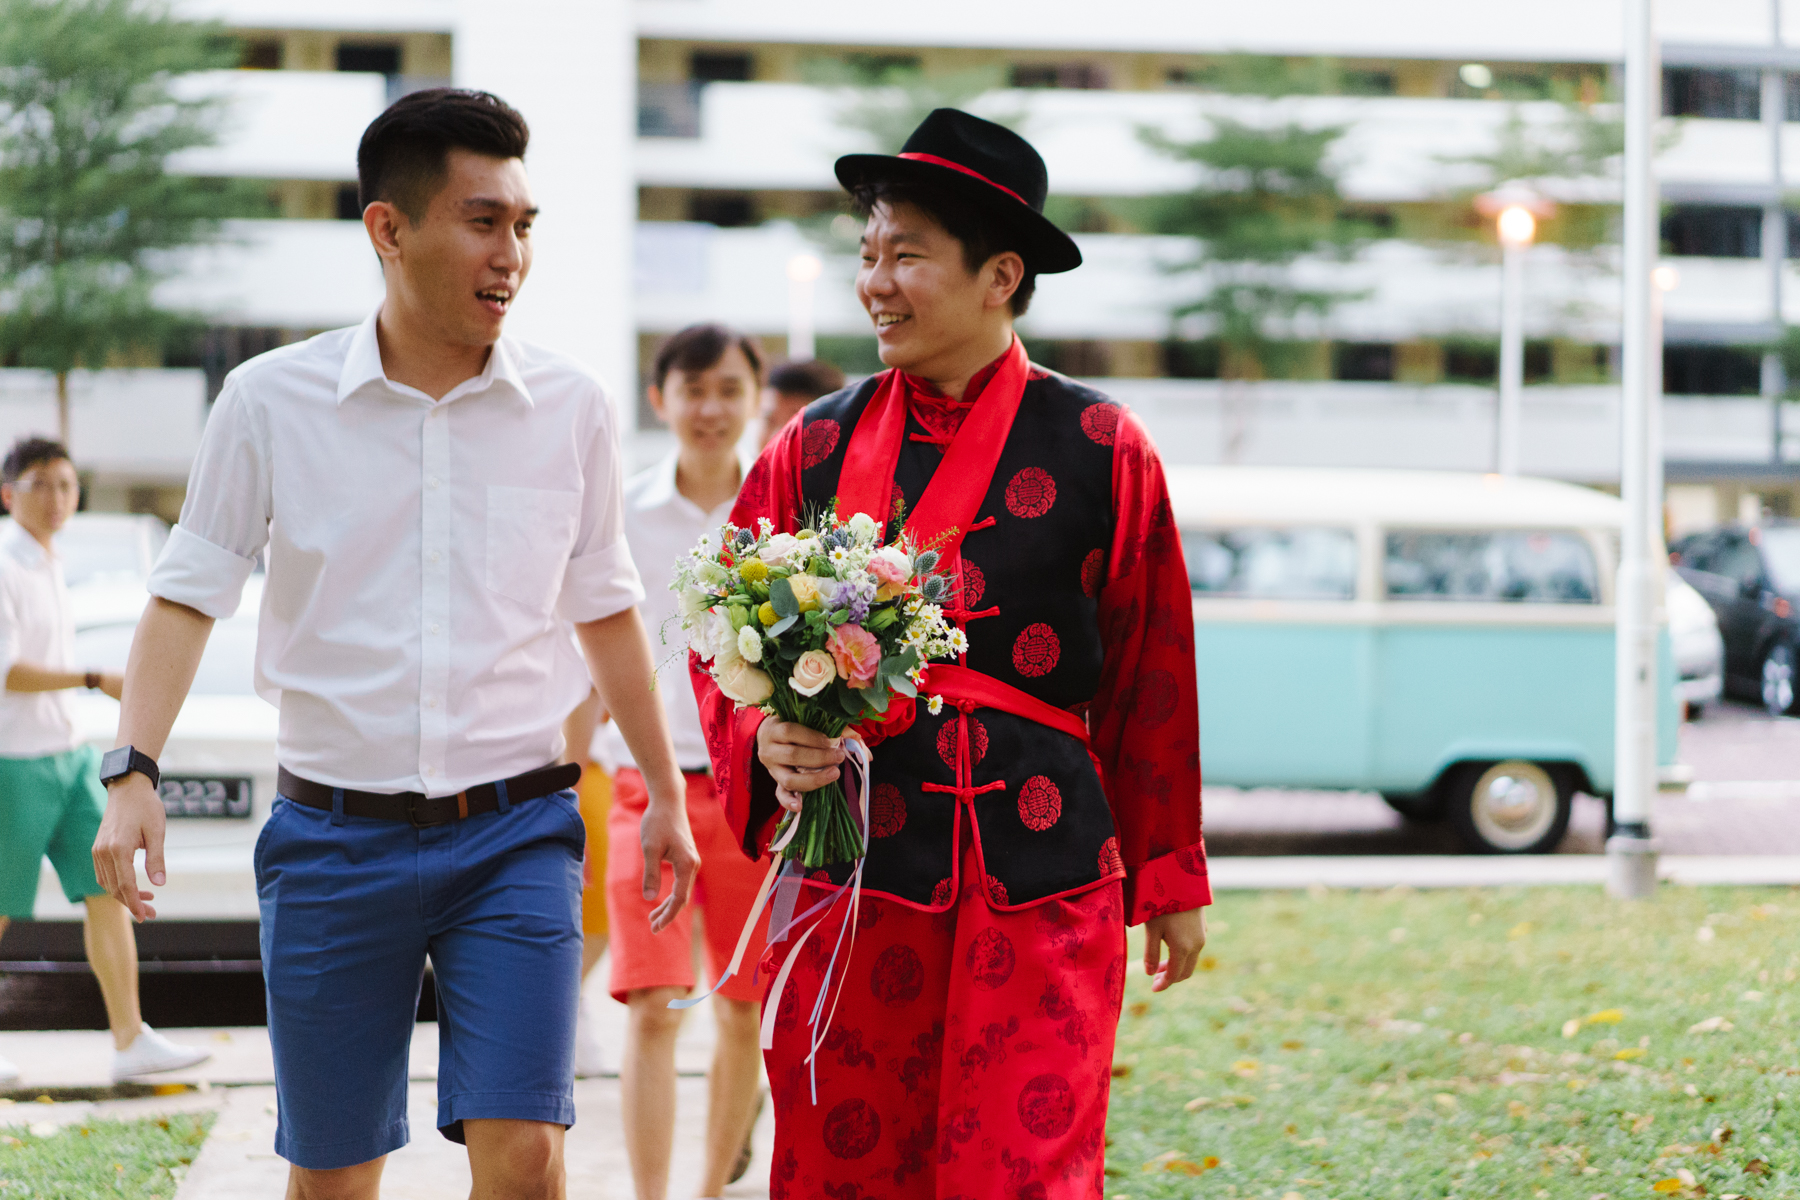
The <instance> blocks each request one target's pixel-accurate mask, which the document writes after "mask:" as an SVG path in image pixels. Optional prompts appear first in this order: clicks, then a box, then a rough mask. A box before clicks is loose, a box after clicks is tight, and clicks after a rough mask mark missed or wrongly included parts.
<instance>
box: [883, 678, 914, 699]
mask: <svg viewBox="0 0 1800 1200" xmlns="http://www.w3.org/2000/svg"><path fill="white" fill-rule="evenodd" d="M888 686H889V687H891V688H893V689H894V690H895V691H896V692H899V693H900V694H901V695H902V696H912V697H915V698H916V697H917V696H918V694H919V689H918V688H916V687H914V686H913V681H912V680H910V679H908V678H907V677H906V676H904V675H889V676H888Z"/></svg>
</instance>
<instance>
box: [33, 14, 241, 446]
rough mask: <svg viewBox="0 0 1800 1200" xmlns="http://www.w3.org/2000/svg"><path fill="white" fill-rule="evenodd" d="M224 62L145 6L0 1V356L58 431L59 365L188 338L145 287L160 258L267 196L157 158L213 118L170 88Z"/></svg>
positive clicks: (210, 30) (206, 29)
mask: <svg viewBox="0 0 1800 1200" xmlns="http://www.w3.org/2000/svg"><path fill="white" fill-rule="evenodd" d="M237 62H238V48H237V44H236V43H235V42H234V41H233V40H232V39H230V38H228V37H226V36H224V35H223V33H222V32H221V31H220V30H219V29H218V27H216V26H212V25H201V24H195V23H192V22H188V21H180V20H176V19H174V18H173V17H172V16H170V14H169V12H168V9H167V8H166V6H165V5H163V4H161V3H158V2H155V0H0V355H3V356H4V357H5V358H7V359H12V360H16V361H17V362H18V363H19V364H21V365H23V366H31V367H40V368H45V369H48V370H50V371H53V372H55V374H56V396H57V416H58V422H59V425H60V432H61V434H62V436H63V438H64V439H65V440H66V439H67V438H68V436H69V373H70V372H71V371H72V370H75V369H76V368H78V367H85V368H90V369H93V368H99V367H102V366H104V365H106V363H107V361H108V360H109V359H110V358H114V357H116V356H120V355H126V354H141V353H143V352H145V351H155V350H159V349H161V348H163V347H166V346H168V345H169V344H170V343H171V342H172V341H173V340H175V339H179V338H182V337H184V336H190V335H191V331H192V329H193V324H194V318H192V317H191V316H188V315H186V314H182V313H179V312H172V311H169V310H167V309H165V308H164V307H162V306H159V305H158V304H157V302H156V299H155V296H154V292H155V287H156V284H157V283H158V282H159V281H160V280H161V279H162V278H164V277H165V276H166V275H167V274H168V271H169V254H168V252H169V251H172V250H176V249H179V248H180V247H183V246H188V245H193V244H195V243H199V242H204V241H208V240H210V239H212V238H215V237H216V236H217V235H218V230H219V225H220V221H221V220H222V219H224V218H226V217H231V216H239V215H249V214H253V213H255V212H256V211H257V210H258V208H259V207H260V206H263V205H266V204H267V198H266V196H264V195H262V194H261V193H259V192H257V191H255V190H253V189H252V188H251V187H250V186H249V185H247V184H245V183H241V182H238V181H232V180H217V179H203V178H192V177H184V176H180V175H174V174H170V173H169V172H168V171H167V170H166V167H165V162H166V160H167V159H168V157H169V156H170V155H172V154H175V153H176V152H178V151H182V150H189V149H192V148H195V147H199V146H206V145H209V144H211V143H212V142H213V141H214V140H215V136H216V134H215V131H216V128H217V123H218V119H219V117H220V115H221V108H220V105H219V103H218V102H217V101H214V100H207V99H193V98H190V97H188V96H186V95H184V94H183V93H182V91H181V89H179V88H178V87H177V86H176V81H177V80H178V79H179V77H181V76H183V75H186V74H189V73H191V72H194V71H204V70H212V69H217V68H223V67H232V66H236V65H237Z"/></svg>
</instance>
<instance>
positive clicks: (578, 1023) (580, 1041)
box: [575, 1001, 606, 1079]
mask: <svg viewBox="0 0 1800 1200" xmlns="http://www.w3.org/2000/svg"><path fill="white" fill-rule="evenodd" d="M605 1070H606V1049H605V1047H603V1046H602V1045H601V1044H600V1035H599V1034H598V1033H596V1032H594V1019H593V1018H592V1017H590V1016H588V1010H587V1005H586V1004H583V1003H580V1002H579V1001H578V1002H577V1004H576V1007H575V1078H577V1079H591V1078H593V1077H594V1076H596V1075H598V1074H600V1073H601V1072H602V1071H605Z"/></svg>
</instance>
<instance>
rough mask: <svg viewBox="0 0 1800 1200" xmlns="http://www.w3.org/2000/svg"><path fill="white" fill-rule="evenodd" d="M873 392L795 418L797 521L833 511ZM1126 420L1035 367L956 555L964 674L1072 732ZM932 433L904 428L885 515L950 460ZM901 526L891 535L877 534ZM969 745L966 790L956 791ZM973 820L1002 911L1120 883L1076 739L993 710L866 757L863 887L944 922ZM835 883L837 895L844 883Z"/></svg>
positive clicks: (851, 391)
mask: <svg viewBox="0 0 1800 1200" xmlns="http://www.w3.org/2000/svg"><path fill="white" fill-rule="evenodd" d="M881 378H882V377H881V376H879V375H878V376H876V377H874V378H872V379H868V380H865V381H863V382H862V383H861V384H859V385H857V386H855V387H852V388H847V389H845V390H844V391H841V392H837V393H834V394H833V395H830V396H826V397H825V398H823V399H821V400H818V401H816V402H814V403H813V404H811V405H809V406H808V407H807V408H806V410H805V412H804V413H803V414H802V418H801V420H802V424H803V428H802V434H801V456H802V465H801V473H800V490H801V499H802V502H803V504H804V505H805V510H806V511H808V512H811V511H814V510H816V509H820V508H823V507H825V506H826V505H828V504H830V503H831V501H832V500H833V499H834V497H835V496H836V494H837V490H838V478H839V474H840V473H841V471H842V468H843V463H844V455H845V452H846V450H847V449H848V446H849V442H850V435H851V433H852V432H853V431H854V430H855V429H856V423H857V421H858V420H859V419H860V418H861V416H862V413H863V409H864V408H865V407H867V405H868V403H869V401H870V399H871V398H872V397H873V396H874V394H875V391H876V388H877V387H878V385H879V383H880V381H881ZM1119 412H1120V409H1119V406H1118V405H1117V404H1116V403H1115V402H1114V401H1112V400H1110V399H1108V398H1107V397H1105V396H1103V395H1101V394H1100V393H1099V392H1096V391H1093V390H1092V389H1089V388H1085V387H1082V386H1080V385H1079V384H1076V383H1074V382H1072V381H1070V380H1068V379H1066V378H1063V377H1062V376H1060V375H1053V374H1050V373H1048V372H1046V371H1044V370H1043V369H1041V368H1039V367H1035V366H1034V367H1033V368H1032V369H1031V373H1030V377H1029V379H1028V381H1027V383H1026V385H1025V394H1024V398H1023V399H1022V400H1021V402H1020V404H1019V412H1018V416H1017V417H1016V418H1015V420H1014V421H1013V427H1012V431H1011V433H1010V434H1008V436H1007V439H1006V444H1005V447H1004V449H1003V450H1002V451H1001V454H1000V461H999V465H998V466H997V467H996V468H995V470H994V477H993V480H992V482H991V483H990V484H989V486H988V491H987V495H986V497H985V498H984V499H983V501H982V503H981V507H980V508H979V509H978V510H977V513H976V517H975V520H974V521H973V522H972V523H971V526H970V530H969V532H968V534H966V535H965V537H964V539H963V543H962V549H961V564H960V568H961V574H960V578H961V588H962V595H961V596H960V600H961V604H960V606H958V605H956V604H954V603H952V604H950V605H947V612H948V613H949V614H950V615H951V616H952V617H953V619H954V618H956V617H958V616H961V617H962V619H961V620H959V621H958V624H959V625H960V626H961V628H963V629H964V630H965V631H966V632H967V634H968V637H969V650H968V654H967V655H966V657H965V658H964V659H963V665H965V666H967V667H969V668H971V669H972V670H976V671H980V672H982V673H984V674H987V675H991V676H993V677H994V678H995V679H998V680H1000V681H1001V682H1003V683H1007V684H1010V685H1012V686H1013V687H1015V688H1018V689H1020V690H1021V691H1024V692H1027V693H1029V694H1030V695H1032V696H1034V697H1036V698H1037V699H1039V700H1042V701H1044V702H1045V703H1048V704H1050V705H1053V706H1055V707H1057V708H1061V709H1066V710H1068V711H1070V712H1073V713H1076V714H1077V715H1081V716H1085V715H1086V711H1087V705H1088V703H1089V702H1090V701H1091V700H1092V699H1093V697H1094V694H1095V692H1096V691H1097V690H1098V688H1099V684H1100V673H1101V664H1102V659H1103V656H1104V654H1105V647H1104V645H1103V642H1102V639H1101V633H1100V625H1099V621H1098V596H1099V594H1100V587H1101V584H1102V582H1103V581H1104V580H1105V578H1106V557H1107V551H1108V547H1110V546H1111V544H1112V534H1113V478H1112V475H1113V449H1112V443H1113V431H1114V430H1115V428H1116V427H1117V425H1118V419H1119ZM927 432H928V431H927V430H926V429H925V427H924V426H922V425H920V424H919V423H918V421H917V420H916V419H915V418H913V417H912V416H911V415H910V414H909V415H908V418H907V426H906V438H905V441H904V442H903V443H902V446H901V450H900V460H899V464H898V466H897V468H896V470H895V479H894V484H895V488H894V490H895V492H896V493H897V494H896V496H895V498H894V503H903V504H904V505H905V511H907V512H911V511H912V509H913V508H914V507H916V506H917V505H918V503H919V499H920V497H921V496H923V495H924V492H925V487H926V485H927V484H928V483H930V482H931V477H932V474H933V472H935V471H936V470H937V468H938V466H939V464H940V463H941V462H942V461H943V452H942V450H941V449H940V448H939V447H938V446H937V445H935V444H933V443H932V442H930V441H927V440H925V437H926V435H927ZM915 435H918V436H916V437H915ZM841 515H843V516H848V515H849V514H847V513H846V514H841ZM871 515H879V516H888V517H891V516H892V515H893V513H892V512H890V513H887V514H871ZM894 528H895V526H894V524H893V523H892V522H891V521H890V522H889V525H888V530H887V536H890V537H891V536H892V534H893V530H894ZM952 566H953V564H951V563H945V564H944V565H943V566H941V567H940V568H939V569H940V570H949V569H951V568H952ZM959 610H960V611H959ZM965 747H966V755H967V758H966V762H967V764H968V767H967V771H968V774H967V777H966V781H959V779H958V771H957V764H958V761H959V755H961V754H963V753H965ZM959 782H961V783H962V784H963V786H961V787H960V788H959ZM971 810H972V815H973V817H974V820H975V822H976V824H977V825H978V826H979V835H978V844H979V850H980V853H981V856H982V870H983V871H984V872H985V874H986V880H985V883H986V887H987V892H988V897H989V899H990V901H991V902H992V903H994V904H995V905H999V906H1002V907H1022V906H1025V905H1029V904H1034V903H1037V902H1039V901H1042V900H1045V899H1048V898H1050V897H1053V896H1058V895H1062V894H1065V893H1068V892H1074V891H1081V890H1084V889H1086V888H1089V887H1093V886H1095V885H1096V884H1098V883H1100V882H1101V881H1103V880H1105V879H1108V878H1111V877H1114V876H1116V875H1118V874H1120V873H1121V872H1122V870H1123V865H1122V863H1121V862H1120V859H1119V847H1118V839H1117V838H1116V837H1115V831H1114V828H1113V821H1112V811H1111V808H1110V807H1109V806H1108V804H1107V801H1106V796H1105V793H1104V792H1103V790H1102V788H1101V784H1100V778H1099V774H1098V772H1097V770H1096V768H1095V764H1094V761H1093V759H1092V757H1091V756H1090V755H1089V754H1088V752H1087V749H1086V747H1085V746H1083V745H1082V743H1081V742H1080V741H1079V740H1077V739H1076V738H1074V737H1071V736H1070V735H1069V734H1067V733H1064V732H1060V731H1058V730H1054V729H1051V728H1049V727H1047V726H1044V725H1040V724H1038V723H1037V722H1035V721H1030V720H1027V719H1025V718H1023V717H1019V716H1015V715H1013V714H1011V713H1006V712H1002V711H999V710H997V709H991V708H974V709H973V710H972V711H968V712H966V713H965V712H960V711H959V710H958V709H957V707H956V706H955V705H953V704H946V705H945V706H944V710H943V712H942V713H941V714H940V715H938V716H932V715H931V714H930V713H929V712H928V711H926V707H925V705H924V704H923V703H921V704H920V705H919V709H918V716H917V719H916V720H915V721H914V723H913V725H912V728H910V729H909V730H907V731H906V732H905V733H902V734H900V735H898V736H896V737H892V738H889V739H888V740H887V741H885V742H882V743H881V744H880V745H878V746H877V747H876V749H875V755H874V789H873V792H872V795H871V799H870V819H869V824H870V833H871V837H870V841H869V853H868V859H867V862H866V866H865V869H864V876H863V886H864V887H865V888H866V889H869V890H872V891H876V892H882V893H885V894H888V895H891V896H894V897H896V898H898V899H901V900H905V901H908V902H911V903H913V904H918V905H923V906H927V907H933V908H940V907H945V906H948V905H949V904H950V903H951V902H952V900H953V898H954V896H955V893H956V891H957V890H958V889H957V887H956V885H955V882H954V880H955V875H956V873H957V871H958V867H959V865H958V856H957V854H956V853H955V852H954V848H955V847H956V846H957V845H958V844H959V843H960V844H965V845H966V844H967V838H968V834H967V833H966V832H965V833H959V832H958V826H959V825H960V824H961V823H963V822H964V821H966V820H967V819H968V817H969V816H970V815H971ZM831 874H832V877H833V878H834V879H837V880H842V879H844V878H846V877H847V875H848V868H847V867H843V866H840V867H835V868H832V869H831Z"/></svg>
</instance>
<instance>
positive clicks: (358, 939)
mask: <svg viewBox="0 0 1800 1200" xmlns="http://www.w3.org/2000/svg"><path fill="white" fill-rule="evenodd" d="M584 845H585V833H584V830H583V827H582V822H581V814H580V812H579V811H578V810H577V808H576V806H575V793H574V792H572V791H564V792H557V793H556V794H554V795H551V796H545V797H542V798H541V799H537V800H527V801H524V802H523V803H519V804H514V805H512V806H511V807H510V808H509V809H508V810H507V811H505V812H492V813H483V814H480V815H477V816H473V817H470V818H468V819H467V820H462V821H451V822H449V823H448V824H445V825H436V826H432V827H430V828H427V829H415V828H414V827H413V826H411V825H409V824H406V823H404V822H400V821H382V820H376V819H374V818H370V817H354V816H343V817H334V816H333V814H332V813H329V812H326V811H324V810H321V809H316V808H309V807H307V806H305V805H301V804H295V803H293V802H291V801H289V800H286V799H283V798H277V799H276V802H275V806H274V810H273V811H272V812H271V813H270V815H269V820H268V823H267V824H266V825H264V826H263V830H262V834H261V836H260V837H259V838H258V839H257V843H256V890H257V896H258V899H259V901H260V907H261V911H262V962H263V977H264V980H265V982H266V986H267V989H268V999H269V1041H270V1042H271V1043H272V1045H273V1048H274V1053H275V1089H276V1094H277V1100H278V1103H279V1115H278V1123H277V1126H276V1130H275V1152H276V1153H277V1154H279V1155H281V1157H283V1158H285V1159H287V1160H288V1161H289V1162H291V1163H293V1164H294V1165H295V1166H299V1167H306V1168H310V1169H314V1170H327V1169H331V1168H335V1167H348V1166H354V1165H355V1164H357V1163H362V1162H368V1161H369V1160H370V1159H374V1158H379V1157H381V1156H382V1155H384V1154H387V1153H389V1152H390V1151H393V1150H397V1149H399V1148H400V1147H401V1146H404V1145H406V1142H407V1124H406V1080H407V1050H408V1047H409V1045H410V1043H411V1039H412V1031H413V1019H414V1015H415V1013H416V1011H417V1007H418V1003H419V988H420V984H421V982H422V981H423V979H424V973H425V959H426V957H427V956H428V955H429V956H430V959H431V964H432V971H433V974H434V976H435V983H436V987H437V1006H438V1120H437V1123H438V1130H439V1132H441V1133H442V1134H443V1135H444V1136H445V1137H447V1138H449V1139H450V1140H451V1141H454V1142H461V1141H462V1140H463V1136H462V1122H463V1121H465V1120H468V1119H471V1118H476V1119H480V1118H510V1119H514V1120H524V1121H544V1122H548V1123H551V1124H556V1125H563V1126H568V1125H573V1124H574V1123H575V1096H574V1081H575V1065H574V1058H575V1009H576V1004H577V996H578V994H579V988H580V984H581V856H582V851H583V848H584Z"/></svg>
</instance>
